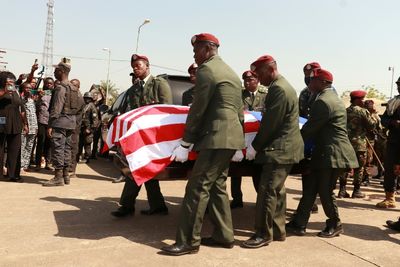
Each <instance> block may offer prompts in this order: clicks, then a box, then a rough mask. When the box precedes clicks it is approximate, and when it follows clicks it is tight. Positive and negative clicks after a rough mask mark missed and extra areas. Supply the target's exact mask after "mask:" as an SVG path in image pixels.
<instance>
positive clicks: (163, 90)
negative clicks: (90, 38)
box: [111, 54, 172, 217]
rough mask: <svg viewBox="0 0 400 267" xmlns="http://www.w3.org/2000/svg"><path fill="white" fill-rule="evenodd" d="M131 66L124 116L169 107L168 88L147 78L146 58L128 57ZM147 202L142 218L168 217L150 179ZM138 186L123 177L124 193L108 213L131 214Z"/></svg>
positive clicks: (167, 85)
mask: <svg viewBox="0 0 400 267" xmlns="http://www.w3.org/2000/svg"><path fill="white" fill-rule="evenodd" d="M131 66H132V69H133V73H134V76H132V81H133V82H134V84H133V85H132V87H131V88H129V89H128V91H127V92H126V97H127V101H126V106H125V107H124V109H125V112H127V111H130V110H133V109H135V108H138V107H141V106H146V105H152V104H172V94H171V88H170V87H169V84H168V82H167V81H166V80H165V79H162V78H159V77H153V76H152V75H151V74H150V63H149V59H148V58H147V57H146V56H140V55H137V54H133V55H132V57H131ZM144 185H145V187H146V191H147V199H148V201H149V206H150V208H149V209H148V210H141V211H140V213H141V214H143V215H153V214H163V215H166V214H168V208H167V206H166V205H165V201H164V197H163V195H162V194H161V191H160V184H159V182H158V180H155V179H152V180H149V181H147V182H146V183H145V184H144ZM140 188H141V186H138V185H137V184H136V183H135V181H134V180H133V179H132V178H130V177H127V178H126V179H125V185H124V189H123V191H122V194H121V198H120V201H119V204H120V205H121V206H120V207H119V208H118V210H116V211H113V212H111V215H113V216H115V217H126V216H127V215H131V214H133V213H134V212H135V200H136V197H137V196H138V194H139V191H140Z"/></svg>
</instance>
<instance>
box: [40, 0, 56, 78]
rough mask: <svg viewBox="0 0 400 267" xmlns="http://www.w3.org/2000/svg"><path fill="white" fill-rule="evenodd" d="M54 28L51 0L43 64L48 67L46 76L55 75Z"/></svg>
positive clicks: (52, 0)
mask: <svg viewBox="0 0 400 267" xmlns="http://www.w3.org/2000/svg"><path fill="white" fill-rule="evenodd" d="M53 28H54V0H49V1H48V3H47V24H46V35H45V37H44V46H43V58H42V65H43V66H45V67H46V72H45V77H52V76H53Z"/></svg>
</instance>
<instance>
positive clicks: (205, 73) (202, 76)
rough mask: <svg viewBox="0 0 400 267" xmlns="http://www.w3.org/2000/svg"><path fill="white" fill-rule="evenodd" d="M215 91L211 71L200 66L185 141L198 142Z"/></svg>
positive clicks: (187, 121)
mask: <svg viewBox="0 0 400 267" xmlns="http://www.w3.org/2000/svg"><path fill="white" fill-rule="evenodd" d="M214 91H215V82H214V77H213V74H212V72H211V70H210V69H209V68H208V67H207V66H205V65H202V66H200V67H199V68H198V69H197V73H196V85H195V88H194V96H193V103H192V105H191V106H190V109H189V114H188V117H187V119H186V126H185V133H184V136H183V141H185V142H188V143H192V144H193V143H195V142H196V140H197V136H198V132H199V131H200V129H201V126H202V125H203V122H204V120H205V119H206V118H205V116H204V113H205V112H206V109H207V106H208V103H209V102H210V99H211V98H212V96H213V95H214Z"/></svg>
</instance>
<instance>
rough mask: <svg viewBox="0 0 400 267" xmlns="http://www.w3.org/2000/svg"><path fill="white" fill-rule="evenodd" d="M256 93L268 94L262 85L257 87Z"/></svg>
mask: <svg viewBox="0 0 400 267" xmlns="http://www.w3.org/2000/svg"><path fill="white" fill-rule="evenodd" d="M257 91H258V92H260V93H264V94H266V93H268V88H267V87H265V86H264V85H259V86H258V88H257Z"/></svg>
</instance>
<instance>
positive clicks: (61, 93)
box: [49, 86, 65, 126]
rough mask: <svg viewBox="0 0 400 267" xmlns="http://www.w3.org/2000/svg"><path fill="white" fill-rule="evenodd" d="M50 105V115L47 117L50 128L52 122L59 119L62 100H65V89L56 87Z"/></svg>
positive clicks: (62, 104)
mask: <svg viewBox="0 0 400 267" xmlns="http://www.w3.org/2000/svg"><path fill="white" fill-rule="evenodd" d="M51 98H52V99H51V102H52V105H51V107H50V115H49V125H50V126H51V125H52V123H53V121H54V120H56V119H58V118H59V117H60V114H61V111H62V109H63V107H64V99H65V88H64V87H62V86H57V89H56V90H54V92H53V95H52V97H51Z"/></svg>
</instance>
